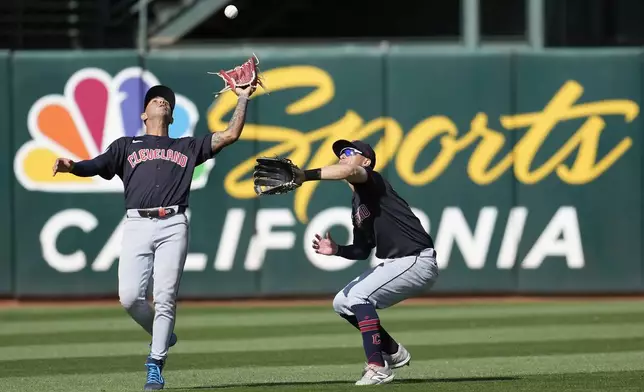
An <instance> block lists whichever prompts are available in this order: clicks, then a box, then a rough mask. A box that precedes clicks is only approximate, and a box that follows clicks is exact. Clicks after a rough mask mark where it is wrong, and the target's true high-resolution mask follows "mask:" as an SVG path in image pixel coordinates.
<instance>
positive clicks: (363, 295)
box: [333, 248, 439, 316]
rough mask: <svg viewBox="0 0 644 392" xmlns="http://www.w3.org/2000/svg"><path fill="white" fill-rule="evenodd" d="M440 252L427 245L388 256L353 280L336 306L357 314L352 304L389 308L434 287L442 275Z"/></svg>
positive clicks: (340, 293)
mask: <svg viewBox="0 0 644 392" xmlns="http://www.w3.org/2000/svg"><path fill="white" fill-rule="evenodd" d="M438 275H439V270H438V264H437V263H436V252H435V251H434V249H432V248H427V249H424V250H423V251H422V252H420V253H419V254H418V255H415V256H407V257H401V258H398V259H387V260H384V261H383V262H382V263H380V264H378V265H377V266H375V267H373V268H370V269H368V270H367V271H365V272H364V273H362V274H361V275H360V276H358V277H357V278H355V279H354V280H352V281H351V282H349V284H348V285H346V286H345V287H344V288H343V289H342V290H340V291H339V292H338V293H337V294H336V296H335V298H334V299H333V310H335V312H336V313H338V314H341V315H342V314H344V315H347V316H353V315H354V314H353V311H352V310H351V307H352V306H354V305H360V304H369V303H370V304H372V305H373V306H374V307H375V308H376V309H384V308H388V307H390V306H392V305H395V304H397V303H399V302H401V301H403V300H405V299H407V298H410V297H413V296H414V295H417V294H420V293H422V292H423V291H425V290H427V289H429V288H431V287H432V286H433V285H434V282H435V281H436V278H438Z"/></svg>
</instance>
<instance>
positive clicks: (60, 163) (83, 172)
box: [53, 158, 101, 177]
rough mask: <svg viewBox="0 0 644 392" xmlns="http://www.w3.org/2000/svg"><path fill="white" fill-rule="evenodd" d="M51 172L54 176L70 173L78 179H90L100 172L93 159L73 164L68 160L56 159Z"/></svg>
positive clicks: (99, 167)
mask: <svg viewBox="0 0 644 392" xmlns="http://www.w3.org/2000/svg"><path fill="white" fill-rule="evenodd" d="M53 171H54V176H56V173H71V174H73V175H75V176H78V177H92V176H95V175H98V174H99V173H100V172H101V166H100V165H99V164H98V163H97V162H96V161H95V160H94V159H90V160H86V161H79V162H74V161H72V160H71V159H68V158H58V159H56V162H54V168H53Z"/></svg>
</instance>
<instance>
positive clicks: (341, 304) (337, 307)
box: [333, 291, 353, 316]
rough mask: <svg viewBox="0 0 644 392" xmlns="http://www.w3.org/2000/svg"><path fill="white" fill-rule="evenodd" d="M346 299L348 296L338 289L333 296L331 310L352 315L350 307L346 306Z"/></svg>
mask: <svg viewBox="0 0 644 392" xmlns="http://www.w3.org/2000/svg"><path fill="white" fill-rule="evenodd" d="M347 300H348V298H347V297H346V296H345V295H344V292H342V291H340V292H339V293H337V294H336V295H335V298H333V310H334V311H335V312H336V313H337V314H344V315H347V316H352V315H353V312H351V309H350V308H349V306H347Z"/></svg>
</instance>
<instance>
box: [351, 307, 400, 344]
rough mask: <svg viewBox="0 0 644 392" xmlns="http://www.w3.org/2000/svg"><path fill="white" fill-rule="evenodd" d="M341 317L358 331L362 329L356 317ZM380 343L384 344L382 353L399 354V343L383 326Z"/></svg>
mask: <svg viewBox="0 0 644 392" xmlns="http://www.w3.org/2000/svg"><path fill="white" fill-rule="evenodd" d="M340 317H342V318H343V319H345V320H347V321H348V322H349V323H350V324H351V325H353V326H354V327H356V329H360V326H359V325H358V319H357V318H356V316H349V315H346V314H341V315H340ZM380 342H381V343H382V344H381V351H383V352H386V353H387V354H395V353H397V352H398V343H397V342H396V341H395V340H394V338H392V337H391V335H389V333H388V332H387V331H386V330H385V329H384V328H383V327H382V325H381V326H380Z"/></svg>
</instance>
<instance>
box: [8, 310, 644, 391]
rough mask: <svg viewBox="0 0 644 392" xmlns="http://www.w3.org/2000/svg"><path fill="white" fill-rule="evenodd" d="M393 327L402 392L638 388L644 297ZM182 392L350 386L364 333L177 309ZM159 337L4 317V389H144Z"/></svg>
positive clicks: (424, 319) (299, 313)
mask: <svg viewBox="0 0 644 392" xmlns="http://www.w3.org/2000/svg"><path fill="white" fill-rule="evenodd" d="M380 316H381V320H382V323H383V326H385V327H386V328H387V329H388V331H389V332H390V333H391V334H392V335H393V336H394V338H396V339H397V340H399V341H400V342H402V343H403V344H404V345H405V346H406V347H407V348H408V349H409V351H410V352H411V354H412V362H411V366H409V367H405V368H403V369H398V370H397V371H396V378H395V380H394V382H393V383H391V384H387V385H385V386H377V387H375V388H386V389H388V390H392V391H432V392H434V391H477V392H481V391H483V392H485V391H508V392H510V391H641V390H643V389H644V377H642V375H643V374H644V372H643V371H644V301H633V300H629V301H627V300H623V301H600V300H589V301H585V302H573V301H566V302H537V303H493V302H490V303H477V304H474V303H470V304H467V303H464V304H454V303H452V304H436V303H433V304H409V305H406V304H400V305H398V306H396V307H394V308H391V309H387V310H382V311H380ZM175 331H176V333H177V335H178V336H179V342H178V344H177V345H176V346H175V347H173V348H172V349H171V350H170V357H169V359H168V362H167V365H166V369H165V371H164V375H165V377H166V390H173V391H194V392H202V391H218V390H226V391H235V392H237V391H264V390H268V391H349V390H355V389H360V388H374V387H357V386H354V385H353V383H354V382H355V381H356V380H357V379H358V378H359V377H360V373H361V371H362V367H363V363H364V354H363V351H362V346H361V344H362V340H361V337H360V335H359V333H358V332H357V331H356V330H354V329H353V327H351V326H350V325H349V324H348V323H346V322H345V321H344V320H342V319H341V318H339V317H338V316H336V315H335V313H333V310H332V309H331V302H330V301H329V303H328V304H327V305H326V306H319V305H315V306H297V307H293V306H291V307H278V306H275V307H249V306H243V307H237V308H235V307H215V306H203V305H200V306H196V305H188V304H181V305H180V308H179V318H178V322H177V325H176V329H175ZM149 341H150V339H149V336H147V335H146V334H145V333H144V332H143V331H142V330H140V328H139V327H138V325H136V324H135V323H134V321H132V320H131V319H130V318H129V317H128V316H127V315H126V313H125V312H124V311H123V310H122V309H121V308H119V307H118V306H114V307H105V306H101V307H88V306H82V307H81V306H75V307H60V308H57V307H51V306H49V307H41V308H37V307H23V308H11V309H4V310H0V391H2V392H14V391H43V392H44V391H46V392H54V391H65V392H77V391H78V392H80V391H83V392H91V391H97V392H102V391H106V392H107V391H137V390H142V389H143V384H144V382H145V367H144V366H143V363H144V361H145V357H146V355H147V352H148V343H149Z"/></svg>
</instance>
